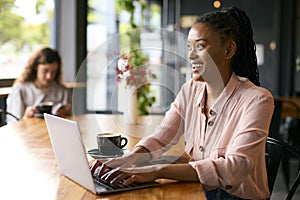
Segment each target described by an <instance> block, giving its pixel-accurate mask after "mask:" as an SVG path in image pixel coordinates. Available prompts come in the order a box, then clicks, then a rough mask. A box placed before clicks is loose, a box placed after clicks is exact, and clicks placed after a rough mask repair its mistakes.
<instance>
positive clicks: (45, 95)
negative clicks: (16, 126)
mask: <svg viewBox="0 0 300 200" xmlns="http://www.w3.org/2000/svg"><path fill="white" fill-rule="evenodd" d="M44 102H47V103H49V102H50V103H51V104H53V106H52V111H51V112H52V114H54V115H59V116H66V115H70V114H71V95H70V92H69V90H68V89H67V88H66V87H65V86H64V84H63V81H62V60H61V57H60V55H59V53H58V51H57V50H54V49H51V48H49V47H43V48H41V49H39V50H37V51H36V52H34V53H33V54H32V55H31V57H30V58H29V60H28V62H27V64H26V65H25V68H24V71H23V72H22V74H21V75H20V77H19V78H17V79H16V80H15V82H14V85H13V88H12V92H11V93H10V94H9V95H8V98H7V112H9V113H11V114H13V115H15V116H16V117H18V118H23V117H24V118H26V117H35V116H41V115H38V108H37V106H39V105H40V104H41V103H44ZM9 117H10V116H8V118H7V120H8V121H10V120H11V119H10V118H9Z"/></svg>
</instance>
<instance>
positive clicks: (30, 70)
mask: <svg viewBox="0 0 300 200" xmlns="http://www.w3.org/2000/svg"><path fill="white" fill-rule="evenodd" d="M54 62H56V63H57V65H58V69H57V72H56V75H55V77H54V81H56V82H58V83H61V84H62V61H61V57H60V55H59V53H58V51H57V50H55V49H51V48H49V47H43V48H41V49H39V50H37V51H36V52H34V53H33V54H32V55H31V56H30V58H29V59H28V61H27V63H26V65H25V68H24V71H23V73H22V74H21V76H20V77H19V78H18V79H16V82H15V83H24V82H33V81H35V80H36V77H37V68H38V65H39V64H50V63H54Z"/></svg>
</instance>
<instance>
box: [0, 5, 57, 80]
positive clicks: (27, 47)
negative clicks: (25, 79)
mask: <svg viewBox="0 0 300 200" xmlns="http://www.w3.org/2000/svg"><path fill="white" fill-rule="evenodd" d="M53 12H54V1H53V0H30V1H24V0H2V1H0V29H1V33H0V79H14V78H16V77H17V76H19V74H20V72H21V70H22V68H23V67H24V65H25V62H26V61H27V59H28V55H29V54H30V53H31V52H32V51H34V50H35V49H37V48H38V47H40V46H41V45H51V44H54V37H53V34H51V30H53V29H52V27H53Z"/></svg>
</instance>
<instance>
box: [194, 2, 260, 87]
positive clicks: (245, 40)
mask: <svg viewBox="0 0 300 200" xmlns="http://www.w3.org/2000/svg"><path fill="white" fill-rule="evenodd" d="M199 23H204V24H207V25H209V26H210V27H211V28H212V29H213V30H214V31H215V32H217V33H219V34H220V36H221V40H222V41H223V42H226V41H227V40H228V39H233V40H234V41H235V43H236V45H237V50H236V53H235V55H234V57H233V60H232V70H233V71H234V73H235V74H236V75H238V76H242V77H246V78H248V79H249V80H250V81H252V82H253V83H254V84H255V85H257V86H259V85H260V82H259V71H258V68H257V58H256V46H255V42H254V40H253V30H252V26H251V22H250V19H249V17H248V16H247V15H246V13H245V12H244V11H243V10H241V9H239V8H236V7H231V8H226V9H223V10H221V11H216V12H210V13H207V14H205V15H203V16H200V17H199V18H198V19H197V20H196V22H195V24H199ZM195 24H194V25H195Z"/></svg>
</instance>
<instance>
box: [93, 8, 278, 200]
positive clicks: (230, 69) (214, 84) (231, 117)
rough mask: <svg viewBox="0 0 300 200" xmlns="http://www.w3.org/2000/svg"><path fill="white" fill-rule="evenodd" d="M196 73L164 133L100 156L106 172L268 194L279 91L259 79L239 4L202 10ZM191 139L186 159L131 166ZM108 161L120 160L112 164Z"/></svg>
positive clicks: (233, 193) (193, 38) (194, 44)
mask: <svg viewBox="0 0 300 200" xmlns="http://www.w3.org/2000/svg"><path fill="white" fill-rule="evenodd" d="M187 44H188V49H189V54H188V58H189V60H190V62H191V65H192V73H193V78H192V79H191V80H190V81H188V82H187V83H185V84H184V85H183V87H182V89H181V91H180V92H179V94H178V95H177V97H176V99H175V101H174V102H173V103H172V106H171V108H170V110H169V111H168V112H167V113H166V115H165V118H164V121H163V122H162V123H161V125H160V127H159V128H158V129H157V130H156V133H155V134H154V135H153V136H151V137H148V138H144V139H142V140H141V141H140V142H139V143H138V144H137V145H136V147H135V148H134V150H133V151H132V152H131V153H130V154H128V155H125V156H123V157H122V158H117V159H111V160H108V161H105V162H100V161H96V162H94V163H93V165H92V166H91V170H92V172H94V171H95V169H96V168H98V167H99V168H98V169H99V170H97V173H98V176H100V177H101V178H102V179H104V180H106V181H108V182H110V183H112V184H114V183H116V182H118V181H120V180H122V179H125V180H126V181H125V183H124V184H125V185H126V184H130V183H132V182H148V181H153V180H155V179H157V178H169V179H175V180H182V181H199V182H200V183H201V184H202V185H203V187H204V189H205V191H206V197H207V199H267V198H268V197H269V189H268V181H267V173H266V167H265V143H266V137H267V135H268V130H269V124H270V121H271V117H272V113H273V108H274V105H273V97H272V95H271V93H270V92H269V91H267V90H266V89H264V88H262V87H259V73H258V68H257V60H256V53H255V43H254V41H253V31H252V27H251V23H250V20H249V18H248V17H247V15H246V14H245V12H244V11H242V10H240V9H238V8H236V7H233V8H228V9H224V10H222V11H217V12H212V13H208V14H206V15H204V16H201V17H200V18H199V19H198V20H197V21H196V22H195V24H194V25H193V26H192V28H191V30H190V31H189V34H188V41H187ZM182 134H183V135H184V139H185V143H186V145H185V151H186V153H187V154H188V155H189V156H190V157H191V160H190V162H189V163H186V164H169V165H153V166H145V167H133V168H129V167H131V166H132V165H133V164H136V163H141V162H144V161H147V160H150V159H153V158H157V157H159V156H160V155H161V154H162V153H164V152H165V151H166V150H168V149H169V148H170V147H171V146H172V145H174V144H176V143H177V142H178V139H179V137H180V136H181V135H182ZM107 168H112V169H111V170H109V171H106V169H107Z"/></svg>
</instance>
